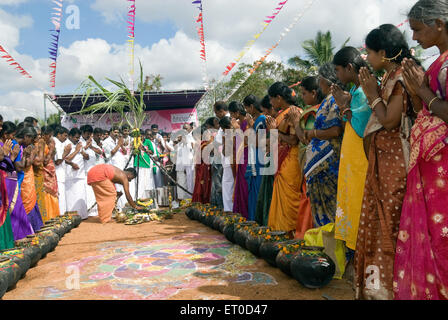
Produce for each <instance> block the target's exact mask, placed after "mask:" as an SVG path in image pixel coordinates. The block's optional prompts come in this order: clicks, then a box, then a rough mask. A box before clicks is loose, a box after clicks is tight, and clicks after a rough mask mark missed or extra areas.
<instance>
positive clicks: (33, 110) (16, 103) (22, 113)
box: [0, 90, 57, 121]
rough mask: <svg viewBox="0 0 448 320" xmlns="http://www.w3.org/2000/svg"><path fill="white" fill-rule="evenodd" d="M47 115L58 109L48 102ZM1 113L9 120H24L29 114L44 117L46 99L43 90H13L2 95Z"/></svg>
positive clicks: (0, 97)
mask: <svg viewBox="0 0 448 320" xmlns="http://www.w3.org/2000/svg"><path fill="white" fill-rule="evenodd" d="M47 108H48V109H47V110H48V111H47V116H48V115H49V114H51V113H56V112H57V110H56V109H55V108H54V107H53V106H52V105H51V104H50V103H48V102H47ZM0 114H1V115H2V116H3V119H5V120H8V121H14V120H16V119H17V120H20V121H22V120H23V119H25V118H26V117H28V116H31V117H38V118H42V119H43V118H44V100H43V93H42V92H41V91H37V90H34V91H30V92H23V91H11V92H9V93H7V94H5V95H1V96H0Z"/></svg>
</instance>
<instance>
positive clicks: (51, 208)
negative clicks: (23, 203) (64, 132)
mask: <svg viewBox="0 0 448 320" xmlns="http://www.w3.org/2000/svg"><path fill="white" fill-rule="evenodd" d="M42 138H43V139H44V141H45V149H44V167H43V174H44V183H43V187H44V188H43V190H44V201H45V207H46V209H47V214H48V217H49V219H52V218H57V217H59V216H60V211H59V200H58V180H57V178H56V166H55V165H54V161H53V159H54V157H55V155H56V147H55V142H54V139H53V129H51V128H50V127H43V128H42Z"/></svg>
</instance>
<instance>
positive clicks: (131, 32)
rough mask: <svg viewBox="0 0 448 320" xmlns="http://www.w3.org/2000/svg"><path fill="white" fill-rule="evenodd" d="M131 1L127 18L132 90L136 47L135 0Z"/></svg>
mask: <svg viewBox="0 0 448 320" xmlns="http://www.w3.org/2000/svg"><path fill="white" fill-rule="evenodd" d="M127 1H129V2H131V4H130V7H129V11H128V20H127V29H128V38H129V39H128V40H127V41H128V43H129V49H130V57H129V67H130V70H129V76H130V79H131V82H132V90H134V80H133V79H134V77H133V75H134V71H135V66H134V60H135V59H134V47H135V10H136V7H135V0H127Z"/></svg>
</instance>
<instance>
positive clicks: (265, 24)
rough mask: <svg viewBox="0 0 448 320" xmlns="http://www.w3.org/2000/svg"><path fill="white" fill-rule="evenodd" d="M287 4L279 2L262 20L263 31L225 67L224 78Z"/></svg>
mask: <svg viewBox="0 0 448 320" xmlns="http://www.w3.org/2000/svg"><path fill="white" fill-rule="evenodd" d="M287 2H288V0H285V1H282V2H279V3H278V4H277V8H275V12H274V13H273V14H272V15H270V16H266V18H265V20H263V23H262V26H263V29H262V30H261V31H260V32H258V33H257V34H255V35H254V36H253V39H251V40H249V41H248V42H247V43H246V45H245V46H244V49H243V50H242V51H241V52H240V53H239V54H238V56H237V57H236V59H235V61H233V62H231V63H230V64H228V65H227V67H226V70H225V71H224V72H223V75H224V76H227V75H228V74H229V72H230V71H232V69H233V68H234V67H235V66H236V65H237V63H238V62H240V60H241V59H242V58H243V57H244V55H245V54H246V53H247V52H249V50H250V49H251V48H252V46H253V45H254V44H255V42H256V41H257V39H258V38H260V36H261V34H262V33H263V32H264V31H265V30H266V29H267V27H268V26H269V25H270V24H271V22H272V21H273V20H274V19H275V17H277V15H278V14H279V13H280V11H281V10H282V9H283V7H284V6H285V5H286V3H287Z"/></svg>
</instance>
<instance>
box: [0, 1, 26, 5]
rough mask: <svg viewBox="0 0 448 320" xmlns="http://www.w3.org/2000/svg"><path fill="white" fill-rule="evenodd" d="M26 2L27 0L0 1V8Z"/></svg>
mask: <svg viewBox="0 0 448 320" xmlns="http://www.w3.org/2000/svg"><path fill="white" fill-rule="evenodd" d="M25 2H28V0H0V6H9V5H15V6H16V5H19V4H22V3H25Z"/></svg>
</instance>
